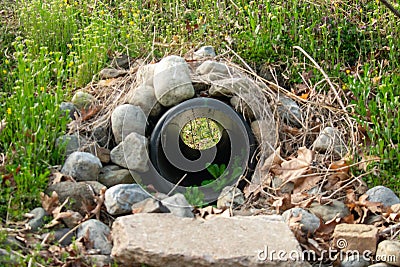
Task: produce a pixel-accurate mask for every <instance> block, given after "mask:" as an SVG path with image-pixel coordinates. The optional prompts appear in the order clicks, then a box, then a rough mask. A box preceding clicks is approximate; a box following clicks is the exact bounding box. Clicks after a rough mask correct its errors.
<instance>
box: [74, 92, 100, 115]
mask: <svg viewBox="0 0 400 267" xmlns="http://www.w3.org/2000/svg"><path fill="white" fill-rule="evenodd" d="M94 101H95V98H94V96H92V95H91V94H89V93H86V92H82V91H78V92H76V93H75V95H74V96H73V97H72V99H71V102H72V103H73V104H74V106H75V107H76V108H77V109H78V110H82V109H87V108H89V107H90V106H91V105H92V104H93V103H94Z"/></svg>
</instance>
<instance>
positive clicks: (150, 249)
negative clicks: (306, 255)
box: [112, 213, 310, 267]
mask: <svg viewBox="0 0 400 267" xmlns="http://www.w3.org/2000/svg"><path fill="white" fill-rule="evenodd" d="M160 229H162V231H160ZM112 239H113V244H114V247H113V249H112V258H113V259H114V260H115V261H116V263H118V264H121V265H122V266H137V265H138V264H139V263H141V264H146V265H150V266H170V267H174V266H182V267H184V266H310V265H309V264H308V263H307V262H303V261H301V248H300V245H299V243H298V242H297V240H296V239H295V237H294V235H293V233H292V232H291V231H290V229H289V227H288V226H287V225H286V224H285V223H284V222H283V221H282V218H281V216H245V217H241V216H236V217H230V218H224V217H218V216H217V217H215V218H213V219H212V220H207V221H203V220H194V219H190V218H180V217H176V216H173V215H172V214H162V213H140V214H135V215H128V216H123V217H119V218H117V219H116V220H115V221H114V223H113V226H112ZM281 250H282V251H284V252H286V253H287V254H286V255H282V257H281V259H279V258H277V252H278V251H281ZM273 251H275V254H272V252H273ZM289 253H290V255H291V257H292V258H294V259H295V260H293V259H292V260H290V259H289V256H288V254H289ZM271 255H272V256H273V257H271Z"/></svg>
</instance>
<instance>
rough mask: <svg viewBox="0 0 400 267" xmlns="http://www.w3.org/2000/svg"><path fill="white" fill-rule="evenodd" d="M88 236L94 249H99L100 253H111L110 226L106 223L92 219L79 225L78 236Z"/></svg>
mask: <svg viewBox="0 0 400 267" xmlns="http://www.w3.org/2000/svg"><path fill="white" fill-rule="evenodd" d="M83 236H84V237H88V238H89V240H88V242H90V243H91V244H93V247H92V248H93V249H99V250H100V254H104V255H109V254H110V253H111V249H112V244H111V241H110V240H111V233H110V228H109V227H108V226H107V225H105V224H104V223H102V222H100V221H98V220H95V219H90V220H87V221H86V222H83V223H82V224H81V225H80V226H79V227H78V232H77V238H80V237H83Z"/></svg>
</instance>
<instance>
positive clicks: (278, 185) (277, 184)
mask: <svg viewBox="0 0 400 267" xmlns="http://www.w3.org/2000/svg"><path fill="white" fill-rule="evenodd" d="M282 184H283V180H282V179H280V178H279V177H273V178H272V188H274V189H279V191H280V192H281V193H283V194H291V193H292V192H293V190H294V183H293V182H287V183H285V184H284V185H282Z"/></svg>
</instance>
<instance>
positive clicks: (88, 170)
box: [61, 152, 102, 181]
mask: <svg viewBox="0 0 400 267" xmlns="http://www.w3.org/2000/svg"><path fill="white" fill-rule="evenodd" d="M101 167H102V165H101V162H100V160H99V158H97V157H95V156H93V155H92V154H90V153H87V152H73V153H72V154H71V155H69V156H68V158H67V160H66V161H65V163H64V166H63V167H62V169H61V172H62V173H64V174H66V175H71V176H72V177H74V178H75V180H76V181H96V180H97V178H98V175H99V172H100V168H101Z"/></svg>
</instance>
